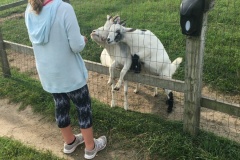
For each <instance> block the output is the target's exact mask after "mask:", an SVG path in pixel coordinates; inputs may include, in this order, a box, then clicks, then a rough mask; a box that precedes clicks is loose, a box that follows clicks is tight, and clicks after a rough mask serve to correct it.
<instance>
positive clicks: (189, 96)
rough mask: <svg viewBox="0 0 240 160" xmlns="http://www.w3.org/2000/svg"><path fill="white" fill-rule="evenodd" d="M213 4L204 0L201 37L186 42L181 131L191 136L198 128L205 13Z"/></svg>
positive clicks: (211, 0) (191, 38)
mask: <svg viewBox="0 0 240 160" xmlns="http://www.w3.org/2000/svg"><path fill="white" fill-rule="evenodd" d="M213 3H214V0H206V4H205V5H206V6H205V13H204V14H203V24H202V31H201V36H200V37H199V36H198V37H191V36H188V37H187V40H186V62H185V92H184V93H185V94H184V115H183V117H184V119H183V130H184V131H185V132H189V133H190V134H191V135H192V136H196V135H197V134H198V131H199V126H200V100H201V90H202V70H203V56H204V47H205V33H206V30H207V15H208V12H207V11H208V10H209V9H210V8H211V7H213V6H212V5H213Z"/></svg>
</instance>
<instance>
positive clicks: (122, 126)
mask: <svg viewBox="0 0 240 160" xmlns="http://www.w3.org/2000/svg"><path fill="white" fill-rule="evenodd" d="M12 74H13V75H12V76H13V77H14V78H0V97H1V98H4V97H7V98H9V99H10V100H11V101H12V102H21V103H22V106H21V107H20V109H24V108H25V107H26V106H28V105H30V106H32V108H33V111H34V112H35V113H36V114H41V115H43V116H45V118H48V119H49V121H54V104H53V100H52V96H51V95H50V94H49V93H46V92H45V91H43V89H42V87H41V84H40V82H39V81H36V80H33V79H30V78H29V77H28V75H24V74H19V73H18V72H16V71H14V70H12ZM92 106H93V118H94V119H93V123H94V130H95V135H96V136H99V135H102V134H105V135H107V137H108V140H109V144H108V152H110V151H111V150H128V149H132V150H135V151H136V152H137V154H136V155H135V156H136V157H137V156H139V157H148V158H150V159H161V158H163V159H174V160H175V159H179V160H184V159H211V160H225V159H228V158H229V157H231V158H232V159H234V160H239V159H240V152H239V147H240V144H238V143H235V142H232V141H230V140H227V139H224V138H220V137H217V136H215V135H214V134H211V133H207V132H203V131H200V133H199V135H198V137H196V138H192V137H191V136H190V135H188V134H186V133H184V132H183V131H182V128H183V125H182V123H180V122H171V121H166V120H164V119H161V118H160V117H159V116H156V115H151V114H143V113H137V112H132V111H128V112H126V111H125V110H124V109H121V108H120V107H116V108H110V106H109V105H106V104H102V103H100V102H99V101H97V100H96V99H93V101H92ZM16 109H17V108H16ZM70 114H71V116H72V117H73V118H72V120H73V126H74V128H75V127H76V128H78V125H77V121H76V119H77V118H76V117H77V115H76V113H75V112H74V110H71V112H70ZM0 139H1V138H0ZM13 147H14V146H13ZM1 151H2V149H1V147H0V152H1ZM22 152H25V151H22ZM106 154H107V153H106ZM146 159H147V158H146Z"/></svg>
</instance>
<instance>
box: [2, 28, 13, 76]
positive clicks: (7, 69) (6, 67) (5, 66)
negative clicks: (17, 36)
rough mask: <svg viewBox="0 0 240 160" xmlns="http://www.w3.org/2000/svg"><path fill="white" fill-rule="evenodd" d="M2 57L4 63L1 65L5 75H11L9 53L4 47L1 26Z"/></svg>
mask: <svg viewBox="0 0 240 160" xmlns="http://www.w3.org/2000/svg"><path fill="white" fill-rule="evenodd" d="M0 59H1V63H2V64H1V66H2V72H3V76H4V77H10V76H11V72H10V67H9V63H8V59H7V53H6V50H5V47H4V42H3V38H2V31H1V28H0Z"/></svg>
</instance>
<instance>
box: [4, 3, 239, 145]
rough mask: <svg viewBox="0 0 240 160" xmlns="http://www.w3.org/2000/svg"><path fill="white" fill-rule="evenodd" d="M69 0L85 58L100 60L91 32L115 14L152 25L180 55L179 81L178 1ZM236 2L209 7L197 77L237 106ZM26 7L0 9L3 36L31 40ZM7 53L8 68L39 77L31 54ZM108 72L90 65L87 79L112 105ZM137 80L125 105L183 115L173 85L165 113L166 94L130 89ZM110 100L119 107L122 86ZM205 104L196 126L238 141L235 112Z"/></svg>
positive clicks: (179, 74) (172, 53)
mask: <svg viewBox="0 0 240 160" xmlns="http://www.w3.org/2000/svg"><path fill="white" fill-rule="evenodd" d="M14 2H17V1H13V0H5V1H1V2H0V5H2V6H3V5H7V4H11V3H14ZM70 2H71V4H72V5H73V7H74V9H75V11H76V16H77V19H78V21H79V25H80V28H81V33H82V34H83V35H86V36H87V37H88V39H89V42H88V44H87V46H86V48H85V49H84V51H83V52H82V53H81V55H82V56H83V58H84V59H86V60H90V61H93V62H100V54H101V52H102V50H103V47H99V45H98V44H97V43H96V42H94V41H92V40H91V37H90V33H92V31H93V30H95V29H97V28H99V27H101V26H103V25H104V24H105V22H106V20H107V15H112V16H114V15H119V16H120V18H121V20H123V19H127V21H126V26H127V27H129V28H137V29H148V30H151V31H152V32H153V33H154V34H155V35H156V36H157V37H158V38H159V39H160V40H161V42H162V44H163V45H164V47H165V49H166V51H167V53H168V56H169V58H170V60H171V61H173V60H174V59H176V58H177V57H183V58H184V60H183V62H182V63H181V65H180V67H179V68H178V69H177V71H176V73H175V74H174V76H173V79H174V80H180V81H184V76H185V71H184V64H185V61H186V59H185V50H186V48H185V47H186V37H185V36H183V35H182V33H181V28H180V24H179V5H180V3H181V1H173V0H169V1H143V0H140V1H116V2H111V1H107V0H104V1H101V3H100V2H99V1H96V0H91V1H77V0H71V1H70ZM239 7H240V2H238V1H237V0H235V1H225V0H219V1H217V2H216V4H215V7H214V9H213V10H212V11H210V12H209V19H208V25H207V35H206V42H205V43H206V44H205V53H204V63H203V77H202V78H203V89H202V96H205V97H209V98H211V99H213V100H216V101H222V102H227V103H229V104H233V105H235V106H237V107H240V69H239V68H240V56H239V55H240V54H239V51H240V45H239V43H238V42H239V37H240V35H239V33H240V32H239V31H240V30H239V24H240V19H239V16H238V15H239V13H240V11H239V10H238V8H239ZM25 8H26V4H23V5H21V6H18V7H14V8H11V9H7V10H2V11H0V25H1V29H2V34H3V39H4V40H7V41H11V42H15V43H19V44H24V45H27V46H31V43H30V41H29V39H28V35H27V30H26V27H25V24H24V10H25ZM229 14H230V15H229ZM113 52H114V51H113ZM7 56H8V62H9V64H10V68H11V70H17V71H18V72H20V73H24V74H27V75H29V77H32V78H36V79H38V75H37V71H36V68H35V61H34V56H33V54H23V53H17V52H15V51H12V50H7ZM1 74H2V72H1ZM108 78H109V76H108V75H105V74H101V73H97V72H92V71H89V80H88V84H89V89H90V93H91V96H92V97H94V98H96V99H98V100H99V101H101V102H103V103H106V104H109V105H111V103H112V94H111V86H109V85H107V82H108ZM117 80H118V79H115V81H117ZM137 85H138V83H137V80H136V81H135V82H129V84H128V92H127V93H128V104H129V106H128V109H129V110H133V111H138V112H143V113H151V114H156V115H159V116H161V117H163V118H165V119H168V120H175V121H183V119H184V117H183V114H184V93H181V92H177V91H174V89H173V94H174V109H173V112H172V113H171V114H168V113H167V112H166V110H167V105H166V100H167V96H166V94H165V92H164V90H163V89H162V88H158V95H157V96H153V95H154V88H155V86H150V85H145V84H141V85H140V89H139V92H138V93H137V94H136V93H134V90H135V89H136V86H137ZM115 102H116V105H117V106H119V107H122V108H123V107H124V88H123V86H122V87H121V88H120V90H119V91H117V92H116V98H115ZM205 107H206V106H204V108H203V107H202V108H201V116H200V129H203V130H207V131H210V132H213V133H215V134H217V135H220V136H223V137H227V138H229V139H232V140H235V141H238V142H240V118H239V117H238V116H234V115H230V114H226V113H222V112H219V111H215V110H211V109H208V108H205ZM214 107H216V108H217V107H218V106H214ZM238 114H239V113H238Z"/></svg>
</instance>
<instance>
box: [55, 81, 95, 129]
mask: <svg viewBox="0 0 240 160" xmlns="http://www.w3.org/2000/svg"><path fill="white" fill-rule="evenodd" d="M52 95H53V98H54V102H55V118H56V122H57V125H58V127H59V128H65V127H67V126H69V125H70V116H69V111H70V100H72V102H73V104H74V105H75V107H76V109H77V113H78V123H79V126H80V128H81V129H86V128H89V127H91V126H92V110H91V99H90V96H89V91H88V86H87V85H85V86H83V87H82V88H80V89H77V90H75V91H72V92H68V93H52Z"/></svg>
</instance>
